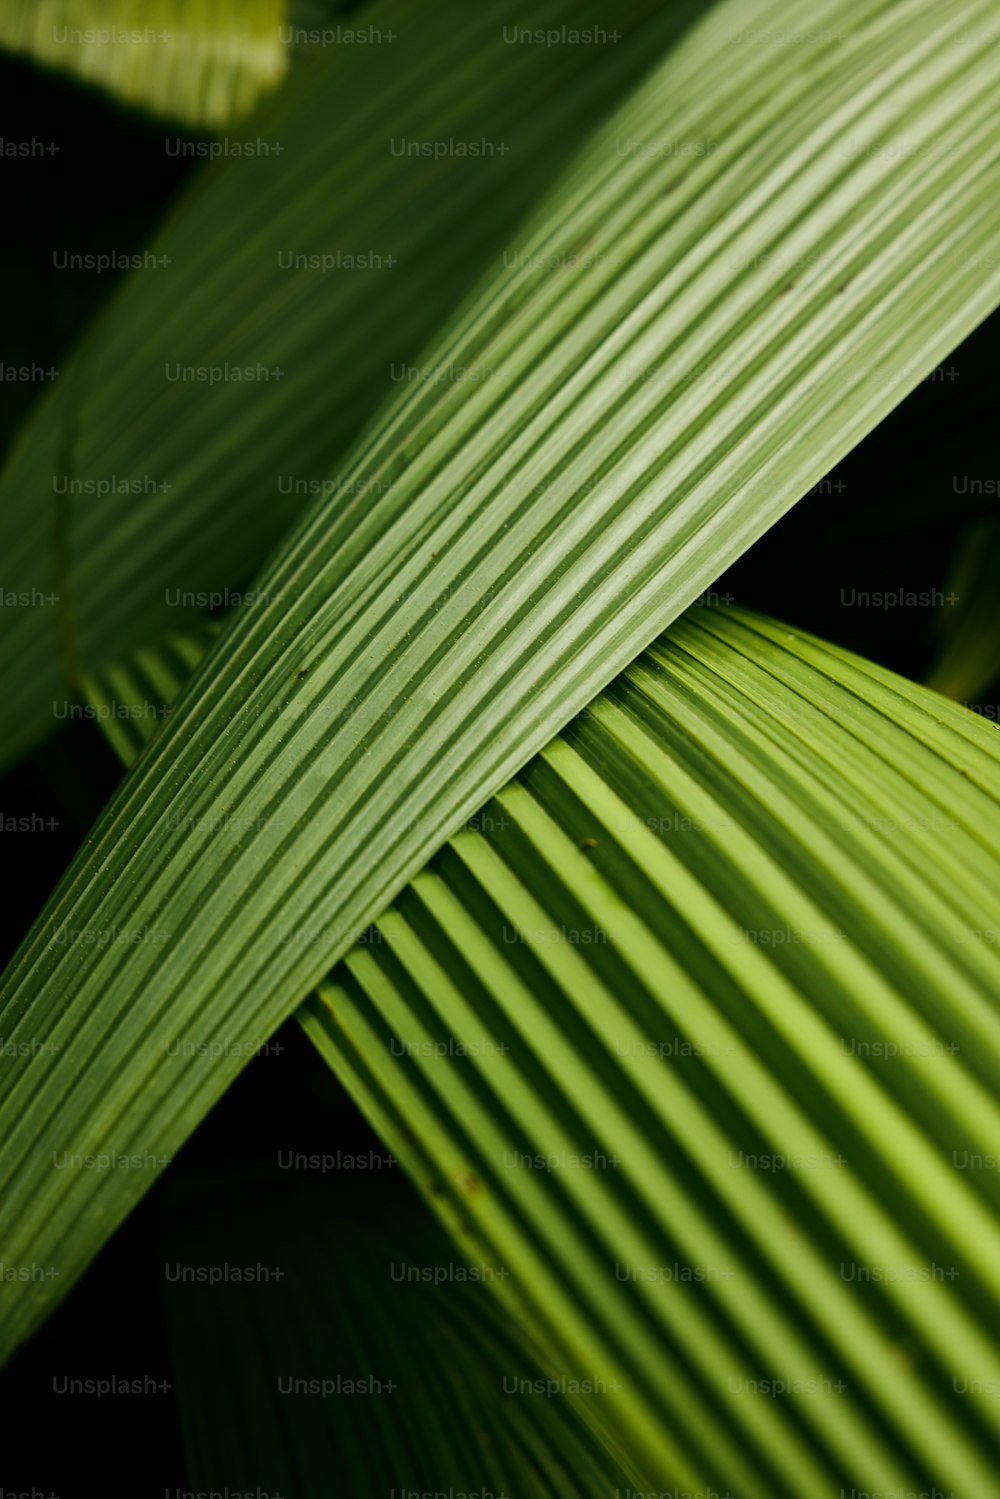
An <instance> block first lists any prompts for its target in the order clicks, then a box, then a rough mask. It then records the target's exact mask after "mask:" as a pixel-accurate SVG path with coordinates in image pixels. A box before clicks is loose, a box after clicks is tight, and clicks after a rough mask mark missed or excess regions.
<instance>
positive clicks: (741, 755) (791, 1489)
mask: <svg viewBox="0 0 1000 1499" xmlns="http://www.w3.org/2000/svg"><path fill="white" fill-rule="evenodd" d="M998 763H1000V742H998V740H997V736H996V731H995V730H993V729H992V728H990V727H988V726H986V725H984V724H982V723H980V722H978V721H976V720H975V719H973V718H972V717H971V716H970V715H968V714H965V713H964V712H962V711H961V710H957V709H955V708H954V707H952V706H951V705H949V704H947V703H946V702H945V701H944V700H942V699H939V698H937V697H936V696H935V695H933V694H931V693H929V692H927V691H926V690H923V689H920V688H915V687H911V686H910V685H909V684H907V683H905V682H903V681H902V680H901V679H899V678H896V677H893V676H892V674H890V673H888V672H885V671H881V670H879V669H878V668H876V667H873V666H871V665H869V664H868V663H865V662H863V661H860V660H858V659H857V658H852V657H850V656H848V655H846V654H845V653H843V652H840V651H837V650H836V649H834V648H832V647H829V646H825V645H823V644H821V643H820V642H818V641H815V640H813V639H811V638H810V637H808V636H802V635H797V634H795V633H793V632H790V631H787V630H784V629H782V628H781V627H779V626H777V625H774V624H771V623H769V622H768V621H766V620H762V619H759V618H755V617H753V616H749V615H744V614H742V613H739V612H737V611H725V610H713V611H701V612H700V613H697V614H696V613H694V612H692V613H691V614H689V615H688V616H686V617H685V618H684V620H683V621H681V622H679V623H678V624H677V625H676V626H675V627H674V628H673V629H672V630H671V631H670V632H669V634H668V635H667V636H666V637H665V639H664V640H663V641H662V642H661V643H659V644H658V645H656V646H655V647H654V648H653V649H652V650H650V651H649V652H648V653H647V654H646V655H645V656H644V657H643V658H642V659H641V660H640V661H639V662H637V663H636V664H635V665H634V666H633V667H630V668H629V669H628V670H627V671H626V672H625V673H624V674H623V676H622V678H621V679H620V680H619V681H618V682H617V683H616V684H615V685H614V687H613V688H612V689H610V690H609V691H608V692H607V693H606V694H605V695H604V696H603V697H602V698H600V699H599V700H598V701H597V702H596V703H595V704H594V705H593V706H592V707H591V708H590V709H589V710H588V711H587V713H586V715H584V716H583V717H581V718H580V719H578V720H577V721H576V722H574V723H573V725H572V726H571V727H569V728H568V729H567V730H566V731H565V732H564V733H563V734H562V735H561V736H560V737H559V738H558V739H557V740H556V741H555V742H554V743H553V744H552V745H550V746H549V747H548V748H547V749H546V750H545V751H544V752H543V753H542V754H541V755H540V756H539V757H538V758H537V759H536V760H535V761H534V762H533V763H532V765H531V766H530V767H529V768H528V769H527V770H526V771H525V772H523V773H522V774H521V775H520V776H519V777H518V778H517V779H516V780H515V781H514V782H512V783H511V784H510V785H509V786H508V787H506V788H505V789H504V790H503V791H502V792H500V793H499V794H498V795H497V796H496V798H495V799H494V800H493V801H492V802H491V803H490V804H489V805H488V806H487V807H486V808H485V809H484V811H483V813H482V815H481V817H480V818H479V819H478V826H477V828H476V829H475V830H474V831H473V830H470V831H466V832H463V833H461V834H459V835H458V836H457V837H455V838H454V839H452V840H451V843H450V845H449V848H448V849H447V850H446V851H445V852H443V853H442V854H441V855H439V856H438V857H437V858H436V859H435V860H434V861H432V863H431V865H430V867H429V868H428V870H426V871H425V872H424V873H422V874H421V875H419V876H417V878H416V879H415V880H413V881H412V883H411V885H410V886H409V888H408V889H407V891H406V892H405V894H404V895H403V896H401V897H400V898H399V900H398V901H397V902H396V903H395V904H394V906H393V907H392V908H391V910H390V911H389V912H387V913H386V915H385V916H384V917H382V918H381V919H380V920H379V922H378V923H377V926H376V928H375V930H374V931H373V932H372V933H371V934H370V935H369V939H368V941H367V942H366V943H365V945H364V946H363V947H359V948H357V949H356V950H355V951H354V952H353V953H352V954H351V955H350V956H349V957H348V958H347V959H346V960H345V962H344V963H343V964H342V965H341V966H340V968H339V969H338V970H337V972H336V974H335V975H334V977H333V980H332V981H331V982H330V983H329V984H328V985H325V986H323V988H322V990H321V998H319V999H313V1000H311V1001H310V1002H309V1003H308V1004H307V1006H306V1007H305V1010H304V1012H303V1016H304V1023H305V1025H306V1029H307V1031H308V1032H309V1034H310V1035H311V1036H312V1037H313V1039H314V1040H315V1041H316V1043H317V1044H318V1045H319V1046H320V1048H321V1050H322V1051H323V1052H324V1053H325V1054H326V1056H327V1057H328V1059H329V1060H330V1061H331V1063H332V1065H333V1066H334V1068H335V1070H336V1071H337V1072H338V1074H339V1076H340V1077H341V1079H342V1080H343V1081H344V1082H345V1084H346V1085H347V1087H348V1088H349V1090H350V1091H351V1092H352V1093H353V1094H354V1096H355V1097H356V1098H357V1100H358V1102H359V1103H360V1104H361V1106H362V1107H363V1108H364V1109H365V1111H366V1112H367V1113H368V1115H369V1117H370V1118H371V1120H372V1122H373V1123H374V1124H375V1125H376V1127H377V1128H378V1130H379V1132H380V1134H381V1135H382V1136H383V1138H384V1139H385V1140H386V1142H387V1144H388V1145H389V1147H390V1149H391V1150H392V1151H393V1152H394V1154H396V1155H397V1156H398V1157H399V1158H400V1159H401V1160H402V1161H403V1162H404V1164H406V1165H408V1166H410V1167H411V1168H412V1169H413V1170H414V1174H415V1175H416V1176H417V1179H418V1182H419V1183H420V1185H421V1187H422V1190H424V1191H425V1193H426V1195H427V1199H428V1201H429V1202H430V1203H432V1204H434V1205H435V1206H436V1207H437V1208H438V1210H439V1211H440V1212H441V1213H442V1215H443V1217H444V1219H445V1221H446V1223H447V1224H448V1226H449V1227H450V1229H451V1231H452V1233H453V1234H454V1236H455V1238H456V1241H457V1242H458V1243H459V1244H460V1245H462V1246H464V1247H465V1248H466V1251H467V1252H469V1253H474V1255H475V1257H476V1258H477V1259H482V1258H492V1259H493V1260H494V1261H496V1262H499V1263H502V1264H504V1265H507V1266H509V1267H510V1269H511V1272H512V1275H513V1277H514V1283H515V1284H516V1285H517V1286H518V1287H520V1288H523V1289H524V1290H525V1291H526V1293H527V1295H528V1298H529V1301H530V1305H529V1308H528V1310H527V1314H526V1320H527V1322H528V1325H530V1326H531V1327H532V1328H533V1329H534V1330H535V1333H536V1335H537V1336H538V1337H539V1338H542V1339H544V1338H547V1340H548V1346H549V1347H550V1348H551V1349H552V1350H553V1351H554V1356H555V1357H556V1358H558V1359H560V1360H561V1361H562V1363H563V1365H564V1367H566V1368H567V1369H568V1370H569V1371H570V1373H572V1374H574V1375H576V1376H578V1377H579V1375H580V1374H581V1372H582V1371H583V1370H587V1371H591V1372H597V1373H599V1374H600V1375H601V1376H602V1377H603V1378H605V1379H606V1380H608V1381H612V1380H614V1381H616V1382H617V1383H618V1384H619V1385H620V1387H621V1389H622V1390H623V1392H624V1393H623V1394H622V1395H621V1396H620V1398H619V1399H618V1401H617V1402H616V1403H615V1404H614V1416H615V1421H616V1426H615V1430H616V1434H617V1436H618V1438H619V1440H620V1441H622V1442H623V1444H624V1445H625V1447H626V1449H627V1450H628V1451H630V1452H632V1453H633V1454H635V1456H636V1458H637V1460H639V1461H642V1462H644V1463H645V1464H646V1466H647V1467H648V1468H649V1469H650V1470H651V1471H652V1472H653V1473H654V1474H658V1475H659V1476H660V1477H661V1478H664V1479H665V1481H667V1482H678V1481H680V1480H679V1479H678V1478H677V1476H676V1464H677V1461H678V1457H677V1454H678V1451H679V1452H680V1454H681V1460H682V1461H683V1462H684V1463H686V1464H687V1465H688V1468H690V1467H694V1469H695V1471H696V1472H698V1474H699V1478H700V1481H701V1482H702V1483H708V1482H711V1483H714V1484H715V1485H717V1486H720V1487H721V1486H724V1485H730V1486H731V1488H732V1490H733V1492H735V1493H739V1494H744V1495H758V1494H760V1495H768V1494H773V1493H782V1494H785V1493H788V1494H795V1495H803V1494H819V1493H827V1492H836V1491H837V1488H838V1486H839V1487H840V1488H841V1489H842V1490H843V1491H844V1492H847V1491H848V1490H850V1489H851V1488H852V1487H854V1488H857V1489H858V1490H859V1491H866V1490H867V1491H879V1490H885V1491H886V1492H889V1491H897V1490H899V1489H902V1490H903V1491H906V1490H907V1489H909V1490H912V1491H913V1492H920V1491H927V1492H929V1491H931V1489H932V1486H933V1485H937V1486H938V1487H939V1488H940V1490H941V1491H942V1492H945V1491H947V1490H948V1489H949V1488H952V1489H953V1491H954V1492H956V1493H963V1492H964V1493H969V1494H980V1493H982V1494H985V1493H987V1492H988V1490H989V1483H990V1479H989V1472H990V1465H991V1462H992V1457H991V1442H992V1441H995V1440H996V1435H997V1430H998V1427H1000V1415H998V1412H997V1407H996V1400H995V1397H994V1396H993V1395H992V1394H991V1393H989V1392H990V1391H992V1390H993V1389H994V1388H995V1385H994V1383H993V1380H994V1377H995V1370H996V1367H997V1360H998V1358H1000V1321H998V1318H997V1312H996V1297H997V1291H998V1280H1000V1225H998V1221H997V1208H998V1203H1000V1191H998V1185H997V1177H996V1174H995V1172H991V1171H990V1170H989V1169H988V1168H989V1165H990V1163H991V1162H993V1161H995V1159H996V1140H997V1137H998V1130H1000V1108H998V1106H997V1103H996V1091H997V1085H998V1080H1000V1022H998V1017H997V996H998V992H1000V955H998V944H1000V920H998V917H1000V857H998V855H997V847H998V834H1000V805H998V798H997V786H998V784H1000V783H998V778H997V770H998ZM574 1158H576V1164H574ZM587 1167H589V1168H590V1169H586V1168H587ZM429 1177H430V1178H431V1184H430V1185H428V1178H429ZM685 1275H686V1276H687V1278H688V1280H689V1281H691V1282H693V1283H692V1284H685V1283H684V1277H685ZM782 1379H784V1380H792V1379H798V1380H802V1381H805V1382H808V1381H810V1380H812V1381H815V1384H814V1386H813V1387H812V1389H810V1388H809V1386H808V1383H806V1384H805V1385H804V1386H803V1388H804V1389H805V1391H806V1393H804V1394H800V1395H798V1397H796V1395H795V1394H794V1393H792V1394H788V1395H787V1396H785V1397H784V1398H778V1399H776V1398H773V1395H772V1393H771V1392H770V1391H769V1388H768V1385H767V1381H772V1380H782ZM755 1380H756V1381H761V1382H762V1384H761V1390H762V1391H763V1393H756V1392H755V1391H756V1387H753V1386H751V1387H750V1389H749V1390H748V1388H747V1387H746V1385H745V1384H743V1383H741V1382H742V1381H755ZM751 1390H752V1391H754V1392H751Z"/></svg>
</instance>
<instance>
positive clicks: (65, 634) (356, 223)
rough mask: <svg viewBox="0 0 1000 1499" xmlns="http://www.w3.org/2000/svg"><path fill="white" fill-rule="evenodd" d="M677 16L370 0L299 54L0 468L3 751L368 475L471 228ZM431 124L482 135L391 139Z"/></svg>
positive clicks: (224, 593) (588, 3)
mask: <svg viewBox="0 0 1000 1499" xmlns="http://www.w3.org/2000/svg"><path fill="white" fill-rule="evenodd" d="M692 9H694V6H693V5H691V4H689V3H687V0H686V3H685V4H682V5H680V6H678V7H671V8H669V9H668V10H665V9H664V8H663V7H661V6H659V5H658V4H656V0H626V3H625V4H623V5H620V6H615V7H611V6H609V5H608V4H607V3H606V0H585V3H584V4H583V5H581V4H580V0H556V3H554V4H550V5H548V6H547V20H548V22H549V23H551V24H565V23H567V22H572V23H574V24H576V25H585V24H587V23H588V22H589V23H595V22H598V21H603V22H606V23H607V25H608V26H612V27H614V26H617V27H620V28H621V33H620V41H619V43H618V44H609V45H608V46H606V47H604V46H589V47H557V48H547V47H533V46H524V47H522V46H512V45H509V44H507V43H506V42H505V41H504V34H505V31H507V34H510V28H513V29H514V30H515V31H516V30H517V28H518V27H519V26H525V25H527V24H528V23H529V22H531V21H532V19H533V18H535V17H537V15H538V12H537V7H535V6H533V5H531V4H529V3H528V0H491V3H490V4H488V5H485V6H475V7H470V6H469V5H467V4H464V3H462V0H443V3H442V0H416V3H414V0H386V3H383V4H380V5H376V6H374V7H372V8H371V9H370V10H369V11H366V21H365V24H366V26H368V27H370V28H373V32H374V34H377V35H380V36H384V37H386V38H388V37H389V36H390V35H391V36H392V37H394V40H392V41H391V42H390V41H388V40H386V41H384V43H378V42H376V43H373V44H371V45H358V46H345V47H335V46H332V47H329V48H325V49H324V50H323V53H322V55H321V56H320V57H318V58H311V59H309V60H308V61H304V62H303V63H302V65H301V66H300V67H299V68H298V69H297V70H296V71H295V73H294V75H293V77H292V78H291V79H290V81H289V84H288V86H287V87H286V88H284V89H282V90H281V92H280V93H279V94H278V95H277V96H276V97H275V98H274V99H273V100H271V101H270V102H269V104H268V107H267V109H266V110H264V111H262V112H260V113H258V114H257V115H255V116H254V118H253V120H252V121H249V122H247V124H246V127H245V129H244V130H243V131H242V133H241V134H239V135H234V136H232V138H231V139H228V138H227V142H222V143H215V144H214V145H213V146H212V147H211V148H212V149H216V148H217V149H218V150H219V151H220V152H221V151H223V150H225V151H226V153H227V154H226V155H225V156H223V157H222V159H220V160H217V161H215V162H213V163H211V164H210V165H209V166H208V168H207V170H206V171H205V172H204V174H203V175H201V176H199V177H198V178H197V179H196V180H195V181H194V182H193V183H192V185H191V187H190V188H189V190H188V191H187V193H186V195H185V196H184V197H183V199H182V200H181V202H180V204H179V205H178V207H177V210H176V211H175V213H174V214H173V215H172V216H171V218H170V219H169V221H168V222H167V224H166V225H165V226H164V228H163V230H162V232H161V233H160V234H159V235H158V236H157V237H156V239H155V240H154V242H153V244H152V246H151V247H150V254H152V255H153V256H155V257H156V258H157V260H158V261H159V262H160V264H159V265H157V266H156V267H154V269H153V270H149V269H146V268H142V269H139V270H137V271H136V272H134V273H133V275H132V276H131V278H130V280H128V281H127V282H126V283H125V285H124V286H123V288H122V290H121V292H120V293H119V294H118V295H117V296H116V298H115V299H114V300H113V301H112V303H111V304H110V306H109V307H108V309H107V310H106V311H105V312H104V314H103V315H102V317H101V318H100V320H99V321H98V322H97V324H96V325H95V326H94V328H93V330H92V332H91V335H90V336H89V337H88V338H85V339H84V341H83V344H82V346H81V348H80V349H79V351H78V352H77V354H76V356H75V357H73V358H71V359H69V360H67V361H66V364H65V367H64V369H63V373H62V375H61V376H60V379H59V381H58V384H57V386H56V388H54V389H53V391H52V392H51V395H50V397H49V398H48V399H47V400H46V401H45V402H43V403H42V404H41V405H40V406H39V407H38V409H37V413H36V415H35V417H34V420H33V421H32V422H30V423H29V424H28V425H27V427H26V429H25V431H24V433H23V435H22V438H21V440H20V443H19V445H18V446H17V447H16V449H15V451H14V452H13V454H12V456H11V459H10V461H9V463H8V464H7V466H6V468H5V471H4V475H3V479H2V482H0V552H2V553H3V555H4V557H5V564H4V586H5V590H6V591H7V592H8V593H9V594H10V596H11V597H9V598H8V599H7V601H6V602H7V607H6V608H5V610H4V624H5V629H4V632H3V636H2V637H0V675H2V676H3V677H4V679H5V683H6V690H5V693H4V695H3V700H2V705H0V722H2V724H3V728H4V734H3V751H2V753H3V756H4V757H5V758H6V759H8V760H9V759H13V758H14V757H16V756H17V755H18V754H19V753H22V752H23V751H24V750H25V749H27V748H28V747H29V746H30V745H31V743H32V742H33V740H37V739H38V738H40V737H41V736H43V735H44V734H46V733H51V732H52V728H53V711H52V705H53V702H54V701H57V700H59V699H63V700H65V698H66V694H67V688H68V687H69V688H70V689H72V688H74V687H78V685H79V680H80V677H81V676H82V675H85V674H86V673H88V672H93V671H97V670H101V669H102V668H104V667H106V666H108V665H111V664H113V663H114V662H116V661H120V660H122V659H123V658H124V657H125V656H126V655H128V654H131V653H132V652H133V651H134V649H135V647H136V645H137V644H138V643H141V642H145V643H149V644H152V643H154V642H155V641H157V640H158V639H159V638H160V637H161V636H162V635H165V634H166V633H167V632H168V631H170V630H172V629H176V628H177V627H178V625H179V624H181V625H186V624H187V623H190V622H192V621H193V620H195V619H196V618H197V617H198V613H199V609H200V608H201V607H203V606H204V603H205V600H206V598H208V599H209V600H210V601H213V602H214V597H213V596H217V597H218V598H219V599H221V600H222V602H223V603H226V602H228V603H229V604H234V603H236V602H238V598H235V597H234V592H238V593H239V596H240V597H242V591H243V589H244V587H245V584H246V581H247V579H248V578H249V577H250V576H251V575H252V574H253V572H254V570H255V569H256V568H257V567H258V566H259V565H260V563H261V562H262V561H263V560H264V558H265V557H266V556H267V554H268V552H269V551H270V550H271V548H272V547H274V546H275V545H276V544H277V542H278V541H279V540H280V538H281V537H282V536H283V534H284V533H285V531H286V530H287V529H288V526H289V525H290V523H291V522H292V521H293V520H294V519H295V518H296V517H297V516H298V515H299V514H300V513H301V511H302V510H303V509H304V508H306V507H307V506H308V504H309V500H310V497H312V498H313V499H314V498H315V496H316V495H317V494H321V495H326V496H327V497H328V498H332V499H333V500H334V501H335V503H336V506H337V508H342V507H343V506H344V505H345V504H346V503H348V502H349V501H350V500H351V499H352V498H364V499H365V500H366V501H367V500H370V498H371V496H372V493H376V494H377V493H378V492H379V491H378V490H377V489H374V488H373V482H374V484H377V483H379V482H381V481H379V480H377V479H376V480H374V481H370V480H368V479H367V478H362V477H359V476H358V475H354V476H351V475H349V474H348V473H347V470H346V468H345V467H341V468H340V470H339V471H338V470H337V468H336V467H335V465H337V464H338V463H342V460H343V458H344V450H345V448H346V447H347V445H348V443H349V442H350V440H351V439H353V438H354V437H355V436H356V434H357V432H358V430H359V428H360V427H361V426H362V424H363V423H364V421H365V420H366V418H367V417H368V416H369V415H370V413H371V411H372V409H373V407H374V406H375V404H376V403H377V401H378V400H379V399H380V398H381V397H382V395H383V394H384V393H385V392H386V391H391V390H395V391H397V392H398V391H399V389H400V384H401V382H400V381H398V380H396V379H395V378H394V376H393V371H396V372H398V371H400V370H404V371H405V369H407V368H409V367H410V366H412V365H413V362H414V361H415V360H416V359H418V357H419V356H420V355H421V352H422V349H423V346H424V345H425V344H426V341H427V339H428V338H430V337H431V336H433V335H435V334H436V333H437V332H438V329H439V327H440V325H441V323H442V321H443V319H444V318H445V316H446V315H447V314H448V313H449V312H450V311H451V310H452V309H453V308H454V306H455V303H456V301H457V300H458V299H459V298H460V296H461V293H462V292H463V291H465V290H466V289H467V288H468V287H469V286H470V285H471V284H473V283H474V281H475V279H476V276H477V275H478V274H479V272H480V270H481V268H482V267H483V266H484V265H486V264H488V263H492V261H493V259H494V257H495V258H496V259H498V260H499V259H501V258H502V256H501V254H500V253H499V252H498V249H497V247H498V245H507V246H509V247H510V250H511V253H513V254H515V255H516V254H518V253H520V248H521V247H520V246H519V245H518V244H517V242H516V240H515V239H514V236H515V233H516V226H517V225H518V223H519V221H520V220H521V218H522V217H523V215H524V213H525V211H526V210H527V208H528V207H529V206H530V205H531V204H532V203H533V202H534V200H535V199H536V197H537V196H538V194H539V192H540V191H541V189H542V188H543V187H544V186H545V185H546V184H548V183H549V182H550V181H551V179H552V176H553V174H554V173H555V172H556V170H557V168H558V167H559V165H560V164H561V163H562V162H564V161H565V159H566V157H567V156H569V155H572V154H573V153H574V152H576V151H577V150H578V148H579V142H580V140H581V137H582V136H583V135H584V133H585V132H586V130H588V129H589V128H591V127H592V126H593V124H594V123H595V122H596V121H598V120H599V119H601V117H602V116H603V115H604V114H605V113H606V112H607V110H608V109H609V108H610V106H611V105H613V104H615V103H617V102H619V101H620V100H621V98H622V97H624V96H625V95H627V93H628V91H629V88H630V87H631V86H632V85H634V84H635V83H636V81H637V80H638V79H639V78H640V77H641V76H642V75H643V74H644V73H645V72H646V71H647V70H648V68H649V66H650V62H651V60H652V59H653V58H655V57H656V56H657V55H659V54H660V53H662V51H663V50H664V49H665V47H666V46H667V44H668V42H669V40H670V38H671V37H672V36H673V35H674V34H675V33H676V31H677V30H678V29H679V28H681V27H682V25H683V24H684V22H685V20H686V19H687V18H688V17H689V15H690V12H691V10H692ZM612 14H613V16H614V20H613V21H612V20H611V19H609V17H610V16H611V15H612ZM438 140H440V141H443V142H448V141H451V140H455V141H458V142H473V143H475V142H481V141H483V140H486V141H487V142H488V143H493V144H494V145H496V147H497V151H496V153H495V154H485V155H481V156H478V157H474V158H468V159H466V158H463V157H456V156H450V157H445V158H437V159H435V158H434V157H433V156H417V157H414V156H412V155H406V154H394V153H395V152H400V151H402V150H403V148H404V147H406V145H407V143H410V144H411V145H412V144H417V145H420V144H421V143H428V142H429V143H430V145H431V146H434V144H435V142H437V141H438ZM400 143H402V145H401V144H400ZM175 145H176V146H177V149H180V143H175ZM191 149H198V150H202V149H204V150H208V149H209V147H208V146H204V147H203V146H201V145H199V146H198V147H197V148H195V147H194V146H191ZM233 152H241V153H242V152H249V153H250V154H238V155H234V154H232V153H233ZM164 262H165V263H164ZM247 370H248V371H250V372H251V374H252V375H254V376H255V378H251V379H249V380H245V379H237V378H236V375H237V374H239V375H242V373H243V372H244V371H247ZM186 371H191V372H194V373H192V375H191V376H190V377H187V376H186V375H185V372H186ZM262 371H264V372H266V374H261V372H262ZM199 372H200V375H201V378H196V377H195V376H196V375H197V374H198V373H199ZM231 372H235V373H233V374H232V377H231V378H230V373H231ZM217 376H218V378H216V377H217ZM223 377H224V378H223ZM352 486H354V487H353V488H352ZM52 593H55V594H56V595H58V602H57V604H56V606H55V607H49V606H47V605H46V604H45V603H44V602H40V601H45V600H47V599H48V598H49V596H50V595H51V594H52ZM18 596H22V597H23V599H24V600H25V602H24V603H23V604H19V603H18Z"/></svg>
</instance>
